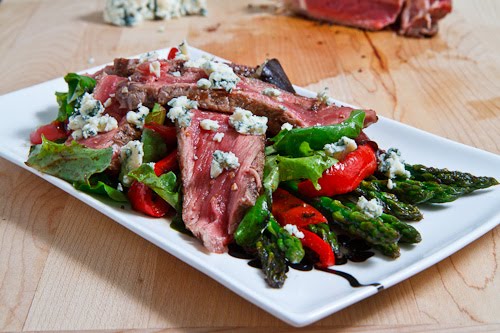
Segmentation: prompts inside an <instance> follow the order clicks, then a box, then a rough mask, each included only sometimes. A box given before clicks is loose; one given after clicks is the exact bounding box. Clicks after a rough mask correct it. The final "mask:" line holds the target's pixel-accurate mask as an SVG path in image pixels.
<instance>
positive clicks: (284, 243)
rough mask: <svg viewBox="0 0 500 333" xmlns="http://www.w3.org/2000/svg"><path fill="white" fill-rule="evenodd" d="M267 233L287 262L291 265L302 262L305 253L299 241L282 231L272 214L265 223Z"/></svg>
mask: <svg viewBox="0 0 500 333" xmlns="http://www.w3.org/2000/svg"><path fill="white" fill-rule="evenodd" d="M267 231H269V232H270V233H271V234H272V235H273V236H274V240H275V242H276V244H277V245H278V248H279V249H280V250H281V251H282V252H283V253H284V255H285V257H286V259H287V260H288V261H290V262H291V263H292V264H297V263H299V262H301V261H302V259H303V258H304V254H305V252H304V248H303V247H302V243H301V242H300V239H298V238H297V237H295V236H292V235H290V234H289V233H288V231H286V230H285V229H283V228H282V227H281V226H280V225H279V224H278V222H277V221H276V219H275V218H274V216H272V214H271V218H270V219H269V222H268V223H267Z"/></svg>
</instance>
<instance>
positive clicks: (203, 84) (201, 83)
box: [196, 79, 212, 89]
mask: <svg viewBox="0 0 500 333" xmlns="http://www.w3.org/2000/svg"><path fill="white" fill-rule="evenodd" d="M196 86H197V87H198V88H201V89H210V87H211V86H212V83H211V82H210V80H207V79H199V80H198V82H196Z"/></svg>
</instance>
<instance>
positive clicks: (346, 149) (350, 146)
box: [323, 136, 358, 159]
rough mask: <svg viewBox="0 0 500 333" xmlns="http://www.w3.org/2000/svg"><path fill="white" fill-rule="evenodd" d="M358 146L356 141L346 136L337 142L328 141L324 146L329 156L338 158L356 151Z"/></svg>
mask: <svg viewBox="0 0 500 333" xmlns="http://www.w3.org/2000/svg"><path fill="white" fill-rule="evenodd" d="M357 148H358V145H357V144H356V141H354V140H353V139H350V138H348V137H346V136H343V137H341V138H340V140H339V141H337V142H335V143H328V144H326V145H325V146H324V147H323V149H324V150H325V153H326V154H327V155H328V156H332V157H335V158H336V159H342V157H343V156H345V155H347V154H349V153H350V152H352V151H355V150H356V149H357Z"/></svg>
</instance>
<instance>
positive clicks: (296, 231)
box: [283, 224, 304, 239]
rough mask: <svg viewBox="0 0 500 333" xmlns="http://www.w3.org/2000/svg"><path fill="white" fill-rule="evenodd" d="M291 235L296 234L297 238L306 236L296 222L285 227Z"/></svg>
mask: <svg viewBox="0 0 500 333" xmlns="http://www.w3.org/2000/svg"><path fill="white" fill-rule="evenodd" d="M283 229H285V230H286V231H287V232H288V233H289V234H290V235H292V236H295V237H297V238H300V239H302V238H304V233H303V232H302V231H300V230H299V228H297V226H296V225H295V224H287V225H285V226H284V227H283Z"/></svg>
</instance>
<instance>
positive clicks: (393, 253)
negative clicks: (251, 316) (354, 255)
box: [374, 243, 401, 259]
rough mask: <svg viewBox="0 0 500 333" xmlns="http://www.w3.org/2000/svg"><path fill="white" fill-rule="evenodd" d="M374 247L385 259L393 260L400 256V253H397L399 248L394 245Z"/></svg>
mask: <svg viewBox="0 0 500 333" xmlns="http://www.w3.org/2000/svg"><path fill="white" fill-rule="evenodd" d="M374 247H375V248H376V249H377V250H379V251H380V252H382V254H383V255H385V256H387V257H391V258H394V259H395V258H398V257H399V256H400V255H401V253H400V252H399V246H398V244H396V243H389V244H378V245H374Z"/></svg>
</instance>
